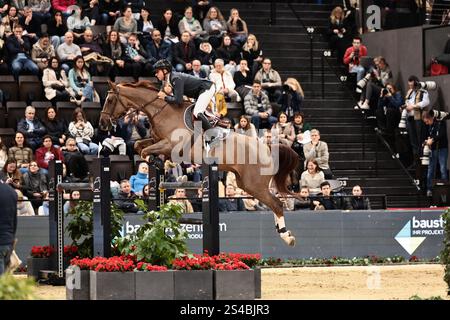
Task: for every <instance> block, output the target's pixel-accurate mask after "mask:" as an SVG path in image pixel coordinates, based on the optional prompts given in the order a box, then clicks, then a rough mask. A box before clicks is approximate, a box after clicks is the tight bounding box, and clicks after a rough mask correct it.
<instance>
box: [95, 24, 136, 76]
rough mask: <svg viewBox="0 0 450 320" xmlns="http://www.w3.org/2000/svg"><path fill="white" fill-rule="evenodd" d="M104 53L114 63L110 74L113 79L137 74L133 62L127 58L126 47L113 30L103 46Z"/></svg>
mask: <svg viewBox="0 0 450 320" xmlns="http://www.w3.org/2000/svg"><path fill="white" fill-rule="evenodd" d="M103 53H104V55H105V56H107V57H109V58H111V59H112V61H113V62H114V65H113V66H112V68H111V69H110V74H109V76H110V77H111V79H115V78H116V76H132V75H133V73H137V71H135V70H133V60H131V59H130V58H128V57H127V55H126V52H125V46H124V45H123V44H122V43H121V42H120V40H119V33H118V32H117V31H114V30H112V31H111V32H110V33H109V34H108V39H107V41H106V43H104V45H103Z"/></svg>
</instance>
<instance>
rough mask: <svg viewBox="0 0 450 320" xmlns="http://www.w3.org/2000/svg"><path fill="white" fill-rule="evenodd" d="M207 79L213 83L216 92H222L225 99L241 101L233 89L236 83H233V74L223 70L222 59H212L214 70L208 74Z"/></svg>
mask: <svg viewBox="0 0 450 320" xmlns="http://www.w3.org/2000/svg"><path fill="white" fill-rule="evenodd" d="M209 80H211V81H212V82H213V83H214V84H215V87H216V93H221V94H223V95H224V97H225V98H226V99H227V100H230V101H233V102H235V101H237V102H239V101H241V97H240V96H239V95H238V93H237V92H236V91H235V90H234V88H235V86H236V85H235V84H234V81H233V76H232V75H231V74H230V73H229V72H228V71H226V70H225V68H224V62H223V60H222V59H216V61H214V70H213V71H212V72H211V74H210V75H209Z"/></svg>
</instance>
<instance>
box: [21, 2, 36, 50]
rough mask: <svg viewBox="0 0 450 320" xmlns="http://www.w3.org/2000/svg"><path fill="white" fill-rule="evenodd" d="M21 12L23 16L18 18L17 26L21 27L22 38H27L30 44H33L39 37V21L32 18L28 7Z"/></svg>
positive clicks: (31, 12)
mask: <svg viewBox="0 0 450 320" xmlns="http://www.w3.org/2000/svg"><path fill="white" fill-rule="evenodd" d="M23 11H24V13H23V15H22V16H21V17H20V18H19V24H20V25H21V26H22V27H23V30H24V34H23V36H24V37H28V38H29V39H30V42H31V44H34V43H35V42H36V41H38V39H39V38H40V37H41V21H39V19H36V18H35V17H34V16H33V11H32V10H31V8H30V7H28V6H26V7H24V8H23Z"/></svg>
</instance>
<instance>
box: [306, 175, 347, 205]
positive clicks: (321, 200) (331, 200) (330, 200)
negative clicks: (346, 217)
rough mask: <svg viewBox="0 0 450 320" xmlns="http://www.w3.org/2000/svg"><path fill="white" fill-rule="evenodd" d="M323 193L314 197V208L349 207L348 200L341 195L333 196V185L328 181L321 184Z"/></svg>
mask: <svg viewBox="0 0 450 320" xmlns="http://www.w3.org/2000/svg"><path fill="white" fill-rule="evenodd" d="M320 190H321V194H320V195H319V197H317V198H313V199H312V203H313V206H314V210H339V209H343V210H346V209H347V205H346V204H345V203H346V201H343V199H342V198H340V197H333V196H332V194H331V186H330V183H329V182H328V181H324V182H322V183H321V184H320Z"/></svg>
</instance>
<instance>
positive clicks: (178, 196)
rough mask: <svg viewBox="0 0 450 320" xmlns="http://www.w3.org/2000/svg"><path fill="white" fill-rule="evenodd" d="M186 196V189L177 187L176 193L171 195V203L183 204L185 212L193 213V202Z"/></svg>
mask: <svg viewBox="0 0 450 320" xmlns="http://www.w3.org/2000/svg"><path fill="white" fill-rule="evenodd" d="M184 198H186V190H185V189H176V190H175V194H174V195H173V196H170V197H169V203H170V204H177V205H179V206H181V207H182V208H183V213H193V212H194V209H193V207H192V204H191V202H190V201H189V200H187V199H184Z"/></svg>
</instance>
